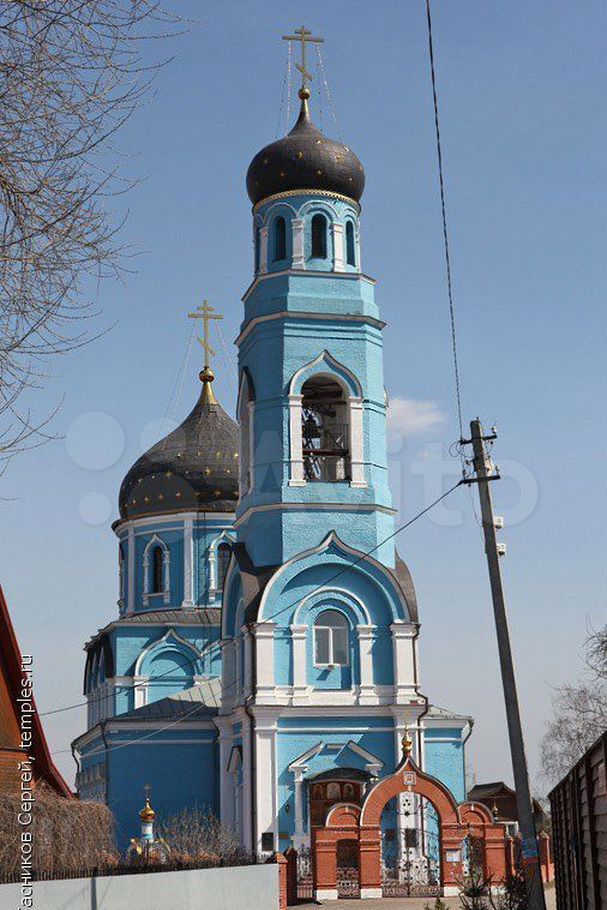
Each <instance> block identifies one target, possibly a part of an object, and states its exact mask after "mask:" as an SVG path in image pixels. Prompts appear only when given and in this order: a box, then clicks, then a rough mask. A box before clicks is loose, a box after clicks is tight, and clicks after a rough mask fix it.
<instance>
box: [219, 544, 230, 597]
mask: <svg viewBox="0 0 607 910" xmlns="http://www.w3.org/2000/svg"><path fill="white" fill-rule="evenodd" d="M231 555H232V547H231V546H230V544H229V543H225V542H224V543H220V544H219V546H218V547H217V588H218V590H219V591H221V590H222V589H223V583H224V581H225V579H226V572H227V571H228V566H229V564H230V556H231Z"/></svg>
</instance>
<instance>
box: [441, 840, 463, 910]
mask: <svg viewBox="0 0 607 910" xmlns="http://www.w3.org/2000/svg"><path fill="white" fill-rule="evenodd" d="M465 836H466V829H465V828H464V826H463V825H443V827H442V842H441V851H440V852H441V857H440V859H441V870H440V874H441V883H442V886H443V894H444V896H445V897H453V896H455V895H458V894H459V893H460V887H459V884H458V883H459V882H461V880H462V875H463V868H464V867H463V856H462V842H463V840H464V838H465Z"/></svg>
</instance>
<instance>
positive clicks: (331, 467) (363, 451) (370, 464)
mask: <svg viewBox="0 0 607 910" xmlns="http://www.w3.org/2000/svg"><path fill="white" fill-rule="evenodd" d="M301 31H302V30H299V32H301ZM304 31H305V30H304ZM299 32H298V34H297V40H301V42H302V48H303V49H304V52H305V46H306V42H307V41H311V40H313V39H312V37H311V36H309V33H308V32H307V31H305V34H302V35H300V34H299ZM286 37H287V38H289V39H291V40H294V36H286ZM305 66H306V65H305V54H302V64H301V66H300V67H298V68H299V70H300V72H301V73H302V76H303V82H302V86H301V88H300V90H299V99H300V102H301V106H300V112H299V117H298V119H297V122H296V124H295V126H294V127H293V129H292V130H291V132H290V133H288V135H286V136H285V137H284V138H282V139H280V140H278V141H276V142H273V143H271V144H270V145H267V146H266V147H265V148H263V149H262V150H261V151H260V152H258V153H257V155H255V157H254V158H253V161H252V162H251V165H250V167H249V170H248V174H247V190H248V193H249V197H250V199H251V202H252V203H253V243H254V277H253V282H252V284H251V285H250V287H249V288H248V290H247V292H246V293H245V295H244V298H243V299H244V305H245V314H244V321H243V323H242V326H241V332H240V335H239V338H238V339H237V345H238V349H239V376H240V389H239V400H238V418H239V422H240V426H241V445H240V452H241V473H240V504H239V507H238V512H237V527H238V537H239V540H240V541H241V542H242V543H244V544H245V546H246V549H247V551H248V553H249V556H250V557H251V559H252V561H253V563H254V564H255V565H256V566H262V565H277V564H281V563H283V562H285V561H286V560H288V559H290V558H291V557H292V556H293V555H294V554H295V553H298V552H301V551H302V550H305V549H306V548H308V547H309V546H310V545H312V544H316V543H318V542H319V541H320V540H322V539H323V538H324V537H325V536H326V535H327V534H328V533H329V532H331V531H334V532H335V533H336V534H337V535H338V537H339V538H340V539H341V540H343V541H344V543H346V544H347V545H349V546H351V547H353V548H356V549H357V550H362V551H370V550H373V551H374V555H375V556H376V558H377V559H379V560H380V561H381V562H382V563H383V564H385V565H386V566H389V567H393V566H394V546H393V544H392V543H391V542H389V543H387V544H381V541H382V540H384V539H385V538H387V537H389V535H390V534H391V532H392V530H393V509H392V503H391V498H390V493H389V490H388V484H387V459H386V431H385V422H386V397H385V391H384V383H383V352H382V329H383V327H384V323H383V322H382V321H381V320H380V318H379V312H378V308H377V305H376V303H375V299H374V285H375V282H374V280H373V279H372V278H369V277H368V276H367V275H365V273H364V272H363V269H362V260H361V242H360V214H361V207H360V199H361V196H362V193H363V190H364V184H365V175H364V171H363V167H362V164H361V163H360V161H359V159H358V157H357V156H356V155H355V153H354V152H353V151H352V150H351V148H350V147H349V146H347V145H345V144H343V143H342V142H338V141H336V140H333V139H328V138H327V137H326V136H325V135H324V134H323V133H322V132H321V131H320V130H319V129H318V128H317V127H316V126H315V125H314V123H313V122H312V119H311V116H310V110H309V98H310V91H309V89H308V86H307V80H308V78H310V77H309V76H308V74H307V71H306V68H305ZM378 545H379V546H378Z"/></svg>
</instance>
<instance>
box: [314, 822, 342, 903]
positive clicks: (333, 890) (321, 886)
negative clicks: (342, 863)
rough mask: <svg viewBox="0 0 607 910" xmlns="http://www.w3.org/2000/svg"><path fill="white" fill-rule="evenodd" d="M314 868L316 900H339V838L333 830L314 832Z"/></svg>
mask: <svg viewBox="0 0 607 910" xmlns="http://www.w3.org/2000/svg"><path fill="white" fill-rule="evenodd" d="M312 849H313V851H314V862H313V866H312V871H313V880H314V900H317V901H336V900H337V837H335V832H333V831H331V830H327V829H326V828H324V829H318V830H316V831H315V832H314V835H313V843H312Z"/></svg>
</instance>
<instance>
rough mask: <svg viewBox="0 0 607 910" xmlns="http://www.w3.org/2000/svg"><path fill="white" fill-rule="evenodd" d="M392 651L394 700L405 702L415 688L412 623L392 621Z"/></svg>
mask: <svg viewBox="0 0 607 910" xmlns="http://www.w3.org/2000/svg"><path fill="white" fill-rule="evenodd" d="M390 631H391V632H392V651H393V655H394V701H395V703H396V704H407V703H408V702H409V701H410V699H411V696H412V695H415V693H416V689H417V680H416V678H415V659H414V654H415V638H416V637H417V630H416V627H415V626H414V625H413V623H404V622H403V623H401V622H396V623H392V625H391V626H390Z"/></svg>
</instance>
